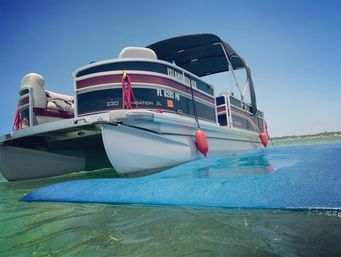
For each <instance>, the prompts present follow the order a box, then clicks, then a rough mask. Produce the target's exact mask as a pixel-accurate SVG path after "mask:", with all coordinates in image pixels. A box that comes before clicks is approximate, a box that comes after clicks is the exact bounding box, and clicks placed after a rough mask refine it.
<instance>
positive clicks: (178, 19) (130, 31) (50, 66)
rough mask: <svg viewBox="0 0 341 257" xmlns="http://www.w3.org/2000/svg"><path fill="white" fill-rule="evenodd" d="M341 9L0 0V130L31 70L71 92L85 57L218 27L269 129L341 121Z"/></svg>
mask: <svg viewBox="0 0 341 257" xmlns="http://www.w3.org/2000/svg"><path fill="white" fill-rule="evenodd" d="M340 11H341V3H339V1H336V0H335V1H331V0H324V1H322V0H320V1H317V0H315V1H308V0H306V1H303V0H301V1H300V0H296V1H291V0H286V1H280V0H272V1H270V0H268V1H265V0H258V1H252V0H249V1H247V0H244V1H228V0H222V1H219V0H205V1H203V0H196V1H194V0H193V1H185V0H182V1H178V0H175V1H160V0H157V1H154V0H153V1H148V0H145V1H131V0H126V1H109V0H97V1H95V0H93V1H89V0H46V1H43V0H41V1H35V0H31V1H23V0H0V51H1V52H0V58H1V59H0V85H1V96H2V100H1V101H0V119H1V120H0V134H4V133H6V132H8V131H10V130H11V127H12V123H13V115H14V112H15V108H16V104H17V92H18V88H19V83H20V80H21V78H22V76H24V75H25V74H26V73H29V72H38V73H40V74H42V75H43V76H44V77H45V81H46V84H45V85H46V88H47V89H48V90H51V91H56V92H60V93H66V94H73V81H72V72H73V71H75V70H76V69H77V68H79V67H80V66H83V65H86V64H88V63H89V62H90V61H93V60H102V59H110V58H115V57H117V55H118V53H119V52H120V50H121V49H122V48H123V47H125V46H146V45H149V44H151V43H154V42H156V41H159V40H162V39H166V38H169V37H173V36H179V35H184V34H194V33H213V34H217V35H218V36H220V37H221V38H223V39H224V40H225V41H227V42H229V43H230V44H231V45H232V47H233V48H234V49H235V50H236V51H237V52H238V53H239V54H240V55H241V56H243V57H244V59H245V60H246V62H247V64H248V65H249V66H250V67H251V70H252V75H253V80H254V84H255V88H256V93H257V102H258V106H259V108H260V109H262V110H263V111H264V113H265V116H266V119H267V120H268V124H269V130H270V134H271V135H272V136H280V135H292V134H307V133H317V132H323V131H336V130H341V114H340V110H341V100H340V98H341V33H340V27H341V15H340ZM228 82H229V78H228V77H226V81H225V77H223V78H221V80H220V81H218V84H217V86H216V93H219V92H221V91H224V90H225V88H224V87H225V83H226V87H227V83H228Z"/></svg>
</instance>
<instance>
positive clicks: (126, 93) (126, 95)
mask: <svg viewBox="0 0 341 257" xmlns="http://www.w3.org/2000/svg"><path fill="white" fill-rule="evenodd" d="M131 99H133V101H134V103H135V108H136V109H138V108H139V107H138V104H137V101H136V99H135V96H134V92H133V89H132V87H131V80H130V77H129V75H128V74H127V73H126V72H125V71H123V75H122V109H132V106H131Z"/></svg>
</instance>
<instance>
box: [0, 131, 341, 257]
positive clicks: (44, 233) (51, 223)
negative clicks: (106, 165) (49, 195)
mask: <svg viewBox="0 0 341 257" xmlns="http://www.w3.org/2000/svg"><path fill="white" fill-rule="evenodd" d="M337 142H341V138H340V137H333V138H328V139H326V138H324V139H323V138H322V139H321V138H317V139H309V140H303V141H301V142H300V141H294V142H293V141H290V142H284V141H282V142H280V144H278V142H274V144H275V145H276V146H279V145H281V146H286V147H290V146H292V145H302V144H320V143H337ZM98 176H100V177H110V176H112V175H111V173H110V170H108V171H103V172H101V173H100V174H98V173H96V174H77V175H68V176H64V177H59V178H49V179H43V180H35V181H23V182H11V183H8V182H6V181H5V179H4V178H2V177H0V192H1V195H0V213H1V216H0V256H340V253H341V244H340V242H341V241H340V240H341V212H339V211H285V210H262V209H239V208H234V209H227V208H207V207H205V208H199V207H174V206H140V205H104V204H75V203H45V202H43V203H42V202H36V203H25V202H20V201H18V200H19V199H20V198H21V197H22V196H23V195H24V194H26V193H28V192H30V191H31V190H33V189H35V188H37V187H40V186H42V185H47V184H51V183H55V182H60V181H65V180H70V179H79V178H91V177H98Z"/></svg>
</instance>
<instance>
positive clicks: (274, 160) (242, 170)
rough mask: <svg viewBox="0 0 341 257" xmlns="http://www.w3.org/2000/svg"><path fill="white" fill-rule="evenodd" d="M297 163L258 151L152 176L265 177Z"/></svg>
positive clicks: (289, 157) (291, 157) (292, 158)
mask: <svg viewBox="0 0 341 257" xmlns="http://www.w3.org/2000/svg"><path fill="white" fill-rule="evenodd" d="M297 162H298V159H297V157H296V155H294V154H278V153H276V154H272V153H268V152H265V151H264V150H257V151H248V152H241V153H234V154H226V155H221V156H216V157H210V158H205V159H201V160H198V161H195V162H190V163H186V164H184V165H181V166H178V167H175V168H173V169H169V170H167V171H165V172H162V173H158V174H154V175H151V176H152V177H159V178H227V177H235V176H247V175H264V174H269V173H273V172H276V171H278V170H280V169H283V168H286V167H290V166H293V165H295V164H296V163H297ZM184 171H185V172H184Z"/></svg>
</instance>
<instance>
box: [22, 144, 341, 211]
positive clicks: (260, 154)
mask: <svg viewBox="0 0 341 257" xmlns="http://www.w3.org/2000/svg"><path fill="white" fill-rule="evenodd" d="M22 200H23V201H28V202H31V201H51V202H77V203H106V204H151V205H182V206H212V207H213V206H214V207H228V208H235V207H239V208H276V209H277V208H280V209H333V210H340V209H341V144H330V145H318V146H305V147H290V148H275V149H265V150H255V151H247V152H239V153H236V154H228V155H223V156H218V157H210V158H205V159H201V160H198V161H194V162H190V163H187V164H184V165H180V166H178V167H175V168H172V169H169V170H166V171H164V172H160V173H157V174H154V175H151V176H146V177H142V178H130V179H122V178H118V179H84V180H77V181H70V182H63V183H58V184H53V185H49V186H45V187H42V188H39V189H36V190H34V191H33V192H31V193H29V194H27V195H25V196H24V197H23V198H22Z"/></svg>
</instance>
